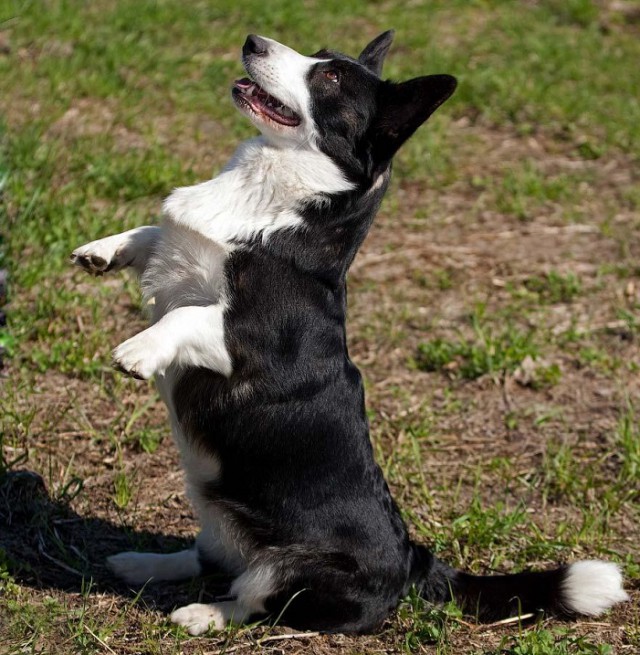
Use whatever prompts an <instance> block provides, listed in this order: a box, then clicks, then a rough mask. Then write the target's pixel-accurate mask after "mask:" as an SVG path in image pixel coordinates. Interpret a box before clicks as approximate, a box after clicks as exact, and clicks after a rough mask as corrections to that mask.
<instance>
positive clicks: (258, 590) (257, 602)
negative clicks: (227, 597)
mask: <svg viewBox="0 0 640 655" xmlns="http://www.w3.org/2000/svg"><path fill="white" fill-rule="evenodd" d="M274 591H275V575H274V573H273V569H272V568H271V567H270V566H264V565H263V566H254V567H251V568H250V569H248V570H247V571H245V572H244V573H243V574H242V575H241V576H240V577H238V578H236V579H235V580H234V581H233V584H232V585H231V592H230V593H231V595H232V596H236V597H237V598H238V602H239V603H241V604H242V607H244V608H246V609H247V610H249V611H250V612H251V613H256V614H258V613H260V612H264V611H265V608H264V601H265V600H266V599H267V598H268V597H269V596H271V594H273V593H274Z"/></svg>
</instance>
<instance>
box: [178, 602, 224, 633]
mask: <svg viewBox="0 0 640 655" xmlns="http://www.w3.org/2000/svg"><path fill="white" fill-rule="evenodd" d="M171 621H172V622H173V623H177V624H178V625H181V626H182V627H183V628H186V629H187V632H188V633H189V634H190V635H194V636H197V635H202V634H204V633H205V632H206V631H207V630H208V629H209V626H211V627H214V628H215V629H216V630H223V629H224V627H225V625H226V624H227V619H226V616H225V614H224V612H223V611H222V610H221V609H220V608H219V607H218V606H217V605H216V604H215V603H214V604H211V605H203V604H202V603H193V604H191V605H185V607H181V608H180V609H177V610H176V611H175V612H173V613H172V614H171Z"/></svg>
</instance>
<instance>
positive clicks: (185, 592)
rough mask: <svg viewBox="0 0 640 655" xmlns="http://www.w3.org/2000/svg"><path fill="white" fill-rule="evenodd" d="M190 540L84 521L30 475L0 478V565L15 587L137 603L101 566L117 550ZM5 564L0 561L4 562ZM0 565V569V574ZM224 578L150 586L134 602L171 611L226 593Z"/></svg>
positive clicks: (177, 545) (176, 545)
mask: <svg viewBox="0 0 640 655" xmlns="http://www.w3.org/2000/svg"><path fill="white" fill-rule="evenodd" d="M191 545H192V542H191V541H188V540H186V539H181V538H178V537H173V536H167V535H164V534H162V533H160V532H149V531H135V530H131V529H130V528H129V527H127V526H125V525H117V524H114V523H112V522H110V521H105V520H103V519H99V518H84V517H81V516H79V515H78V514H77V513H75V512H74V511H73V510H72V509H71V508H70V506H69V502H68V498H63V499H62V500H54V499H52V498H51V497H50V496H49V494H48V493H47V490H46V487H45V484H44V481H43V480H42V478H41V477H40V476H39V475H38V474H37V473H33V472H31V471H10V472H6V473H5V474H3V475H0V564H4V567H6V569H7V570H8V572H9V573H10V575H11V576H12V577H13V578H14V579H15V580H16V581H17V582H20V584H23V585H26V586H30V587H32V588H35V589H43V590H45V589H58V590H61V591H67V592H87V590H88V589H89V588H90V590H91V591H94V592H104V591H108V592H111V593H118V594H120V595H123V596H125V597H135V596H136V595H138V593H139V592H140V590H139V589H131V588H130V587H129V586H128V585H126V584H124V583H122V582H120V581H118V580H117V579H116V578H115V576H114V575H113V574H112V573H111V571H110V570H109V568H108V567H107V566H106V564H105V559H106V557H107V556H108V555H113V554H114V553H117V552H120V551H122V550H136V551H152V552H158V553H167V552H173V551H176V550H181V549H183V548H189V547H190V546H191ZM2 560H4V562H3V561H2ZM1 568H2V566H0V569H1ZM229 582H230V581H229V578H228V577H226V576H223V575H216V574H215V573H214V574H211V575H207V576H206V577H205V578H200V579H198V580H196V581H186V582H184V583H179V584H178V583H165V582H163V583H161V584H153V583H150V584H148V585H146V586H145V587H144V589H143V590H142V592H141V594H140V597H141V599H142V600H143V601H144V602H145V603H146V604H147V605H149V606H150V607H152V608H156V609H158V610H160V611H164V612H167V611H170V610H171V609H172V608H174V607H175V606H177V605H181V604H184V603H188V602H195V601H196V600H198V599H200V598H203V597H204V598H206V599H207V600H208V599H211V600H213V599H215V598H216V597H217V596H221V595H224V594H226V593H227V591H228V589H229Z"/></svg>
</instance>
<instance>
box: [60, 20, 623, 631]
mask: <svg viewBox="0 0 640 655" xmlns="http://www.w3.org/2000/svg"><path fill="white" fill-rule="evenodd" d="M391 39H392V33H391V32H386V33H384V34H382V35H380V36H379V37H378V38H376V39H375V40H374V41H373V42H372V43H370V44H369V45H368V46H367V47H366V48H365V49H364V51H363V52H362V54H361V55H360V56H359V57H358V59H352V58H351V57H348V56H345V55H343V54H340V53H338V52H333V51H328V50H321V51H320V52H317V53H316V54H314V55H313V56H310V57H306V56H303V55H300V54H298V53H297V52H295V51H294V50H292V49H290V48H288V47H286V46H284V45H282V44H280V43H277V42H276V41H273V40H271V39H266V38H262V37H259V36H253V35H252V36H249V37H248V38H247V40H246V43H245V44H244V47H243V50H242V54H243V63H244V66H245V68H246V71H247V73H248V75H249V76H250V77H249V78H244V79H241V80H238V81H237V82H236V83H235V85H234V87H233V99H234V101H235V104H236V105H237V107H238V108H239V110H240V111H241V112H242V113H244V114H246V115H247V116H248V117H249V119H250V120H251V121H252V122H253V123H254V124H255V125H256V127H257V128H258V129H259V130H260V132H261V133H262V137H260V138H257V139H254V140H251V141H248V142H246V143H243V144H241V145H240V147H239V148H238V150H237V152H236V154H235V155H234V157H233V159H232V160H231V161H230V162H229V164H228V165H227V167H226V168H225V169H224V170H223V172H222V173H221V174H220V175H219V176H218V177H216V178H214V179H212V180H209V181H208V182H204V183H202V184H197V185H195V186H192V187H186V188H180V189H176V190H175V191H174V192H173V193H172V194H171V195H170V196H169V198H168V199H167V201H166V202H165V205H164V214H165V220H164V223H163V225H162V226H161V227H152V226H146V227H140V228H137V229H134V230H130V231H128V232H125V233H123V234H118V235H115V236H111V237H107V238H104V239H100V240H99V241H94V242H92V243H89V244H87V245H85V246H83V247H81V248H78V249H77V250H76V251H75V252H74V253H73V255H72V259H73V261H74V262H75V263H76V264H78V265H80V266H82V267H83V268H85V269H87V270H88V271H90V272H92V273H95V274H101V273H104V272H106V271H113V270H119V269H122V268H124V267H127V266H131V267H133V268H134V269H135V270H136V271H137V272H138V273H139V274H140V276H141V278H142V287H143V290H144V293H145V297H146V298H147V300H149V301H151V302H150V304H151V306H152V313H153V318H152V324H151V327H149V328H148V329H146V330H144V331H143V332H141V333H140V334H138V335H136V336H134V337H132V338H131V339H129V340H128V341H125V342H124V343H123V344H121V345H120V346H118V347H117V348H116V349H115V351H114V360H115V365H116V366H117V367H118V368H120V369H122V370H123V371H125V372H126V373H128V374H130V375H132V376H135V377H139V378H150V377H152V376H154V375H155V376H156V379H157V383H158V387H159V389H160V393H161V394H162V397H163V399H164V401H165V402H166V404H167V407H168V408H169V413H170V416H171V424H172V429H173V435H174V438H175V441H176V443H177V445H178V448H179V449H180V453H181V457H182V463H183V466H184V470H185V475H186V482H187V488H188V494H189V497H190V499H191V501H192V503H193V506H194V508H195V510H196V512H197V514H198V517H199V519H200V523H201V531H200V533H199V535H198V537H197V539H196V544H195V546H194V548H193V549H191V550H185V551H182V552H178V553H171V554H151V553H132V552H126V553H120V554H118V555H115V556H113V557H111V558H109V565H110V567H111V569H112V570H113V571H114V572H115V574H116V575H118V576H119V577H121V578H122V579H124V580H125V581H127V582H128V583H130V584H133V585H137V584H143V583H145V582H147V581H148V580H150V579H153V580H155V581H160V580H178V579H182V578H188V577H190V576H195V575H198V574H199V573H200V572H201V571H202V570H203V569H205V568H208V567H216V568H218V569H221V570H223V571H225V572H227V573H229V574H231V575H232V576H234V582H233V584H232V585H231V590H230V597H231V598H233V600H226V601H224V602H217V603H212V604H193V605H188V606H186V607H182V608H180V609H177V610H176V611H175V612H173V614H172V616H171V618H172V620H173V621H175V622H176V623H178V624H180V625H183V626H185V627H186V628H187V629H188V630H189V632H190V633H191V634H194V635H195V634H201V633H203V632H205V631H206V630H207V629H208V628H209V626H215V627H216V628H222V627H223V626H224V625H225V624H226V623H227V622H228V621H230V620H235V621H238V622H241V621H245V620H247V619H249V618H250V617H251V618H259V617H264V616H267V615H271V616H273V617H280V619H281V621H282V622H283V623H285V624H287V625H291V626H294V627H297V628H306V629H315V630H327V631H340V632H366V631H371V630H374V629H375V628H376V627H377V626H379V625H380V624H381V622H382V621H384V619H385V618H386V617H387V616H388V615H389V613H390V612H392V611H393V609H394V608H395V607H396V606H397V605H398V602H399V600H400V599H401V598H402V597H403V596H404V595H406V594H407V593H408V592H409V589H410V587H411V586H412V585H415V587H416V588H417V590H418V591H419V593H420V594H421V595H422V596H423V597H424V598H425V599H427V600H429V601H432V602H436V603H440V602H444V601H448V600H450V599H451V598H452V597H453V598H454V599H455V600H456V601H457V602H458V603H459V604H460V605H461V606H462V607H463V608H464V609H465V610H466V611H467V612H469V613H470V614H472V615H475V616H476V617H477V618H479V619H480V620H487V619H493V618H499V617H506V616H509V615H514V614H518V613H519V612H520V613H525V612H530V611H535V610H539V609H542V610H548V611H552V612H556V613H561V614H569V615H573V614H586V615H597V614H599V613H601V612H602V611H604V610H605V609H607V608H609V607H610V606H611V605H613V604H614V603H616V602H619V601H623V600H625V599H626V594H625V592H624V591H623V589H622V584H621V583H622V578H621V574H620V571H619V570H618V568H617V567H616V566H615V565H614V564H611V563H606V562H600V561H584V562H577V563H575V564H571V565H569V566H563V567H561V568H558V569H555V570H552V571H546V572H541V573H520V574H517V575H507V576H488V577H482V576H474V575H470V574H467V573H464V572H462V571H458V570H454V569H452V568H450V567H448V566H446V565H445V564H443V563H442V562H440V561H438V560H437V559H436V558H435V557H434V556H433V555H432V554H431V553H430V552H429V551H428V550H427V549H426V548H425V547H423V546H420V545H417V544H414V543H412V542H411V541H410V540H409V537H408V535H407V529H406V527H405V525H404V523H403V521H402V519H401V517H400V514H399V512H398V509H397V507H396V505H395V503H394V501H393V499H392V497H391V494H390V493H389V489H388V487H387V485H386V483H385V481H384V479H383V476H382V472H381V470H380V468H379V467H378V466H377V465H376V463H375V461H374V458H373V453H372V447H371V443H370V441H369V426H368V423H367V416H366V413H365V404H364V392H363V385H362V379H361V376H360V373H359V372H358V369H357V368H356V367H355V365H354V364H353V363H352V362H351V360H350V359H349V355H348V352H347V340H346V334H345V315H346V305H347V301H346V286H345V277H346V273H347V270H348V269H349V266H350V264H351V262H352V261H353V258H354V257H355V254H356V252H357V250H358V248H359V247H360V245H361V243H362V241H363V239H364V238H365V235H366V234H367V231H368V230H369V227H370V226H371V223H372V221H373V218H374V216H375V214H376V212H377V210H378V207H379V205H380V201H381V200H382V197H383V195H384V193H385V190H386V188H387V185H388V182H389V175H390V170H391V160H392V158H393V156H394V154H395V153H396V151H397V150H398V149H399V148H400V146H401V145H402V144H403V143H404V142H405V141H406V140H407V139H408V138H409V137H410V136H411V135H412V134H413V132H414V131H415V130H416V129H417V128H418V127H419V126H420V125H421V124H422V123H423V122H424V121H425V120H426V119H427V118H428V117H429V116H430V115H431V114H432V113H433V112H434V111H435V110H436V109H437V108H438V107H439V106H440V105H441V104H442V103H443V102H444V101H445V100H446V99H447V98H448V97H449V96H450V95H451V94H452V93H453V90H454V88H455V86H456V82H455V79H454V78H453V77H450V76H448V75H430V76H427V77H419V78H416V79H412V80H409V81H407V82H403V83H401V84H396V83H392V82H388V81H382V80H381V79H380V74H381V70H382V63H383V60H384V58H385V55H386V54H387V51H388V49H389V46H390V44H391Z"/></svg>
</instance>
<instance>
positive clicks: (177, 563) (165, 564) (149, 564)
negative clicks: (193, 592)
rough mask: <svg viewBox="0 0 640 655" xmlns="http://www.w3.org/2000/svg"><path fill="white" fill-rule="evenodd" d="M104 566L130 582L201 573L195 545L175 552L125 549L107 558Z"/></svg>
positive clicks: (192, 575)
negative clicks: (140, 551) (125, 550)
mask: <svg viewBox="0 0 640 655" xmlns="http://www.w3.org/2000/svg"><path fill="white" fill-rule="evenodd" d="M107 565H108V566H109V568H110V569H111V570H112V571H113V572H114V573H115V575H116V576H118V577H119V578H120V579H121V580H124V581H125V582H127V583H128V584H131V585H141V584H145V583H147V582H149V581H150V580H151V581H153V582H160V581H163V580H164V581H169V580H185V579H187V578H193V577H195V576H197V575H199V574H200V572H201V571H202V566H201V564H200V559H199V557H198V551H197V550H196V548H195V547H194V548H190V549H188V550H181V551H179V552H177V553H166V554H159V553H135V552H130V551H129V552H124V553H118V554H117V555H112V556H111V557H108V558H107Z"/></svg>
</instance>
